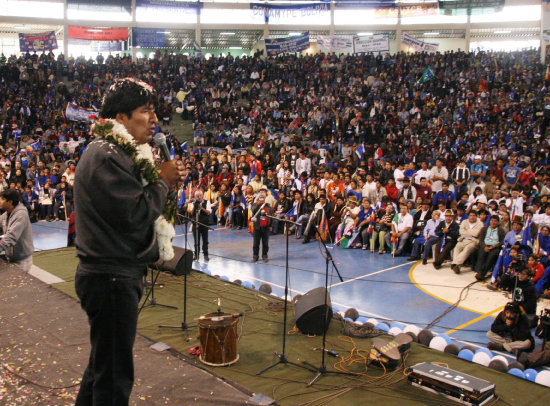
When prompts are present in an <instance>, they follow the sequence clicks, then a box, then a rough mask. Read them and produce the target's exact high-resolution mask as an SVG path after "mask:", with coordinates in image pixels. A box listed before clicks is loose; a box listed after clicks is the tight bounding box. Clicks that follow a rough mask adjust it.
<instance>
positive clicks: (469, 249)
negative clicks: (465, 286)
mask: <svg viewBox="0 0 550 406" xmlns="http://www.w3.org/2000/svg"><path fill="white" fill-rule="evenodd" d="M482 228H483V224H481V221H479V219H478V218H477V213H476V212H475V211H471V212H470V214H469V215H468V220H465V221H463V222H462V223H460V228H459V233H460V236H459V237H458V241H457V243H456V245H455V248H454V251H453V261H452V265H451V269H452V270H453V271H454V273H457V274H458V273H460V267H461V266H462V264H464V263H465V262H466V261H467V260H468V258H470V255H472V254H473V253H474V252H475V251H476V250H477V246H478V245H479V239H478V237H479V234H480V233H481V229H482Z"/></svg>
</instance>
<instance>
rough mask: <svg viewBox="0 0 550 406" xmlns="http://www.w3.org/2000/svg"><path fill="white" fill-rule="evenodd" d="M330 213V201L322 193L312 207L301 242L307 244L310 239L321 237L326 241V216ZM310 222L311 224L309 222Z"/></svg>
mask: <svg viewBox="0 0 550 406" xmlns="http://www.w3.org/2000/svg"><path fill="white" fill-rule="evenodd" d="M329 214H330V202H329V201H328V199H327V196H326V195H325V194H324V193H323V194H322V195H321V196H319V201H318V202H317V203H316V204H315V206H314V208H313V213H312V214H311V216H312V217H311V218H310V220H308V224H307V225H306V228H305V230H304V240H303V241H302V244H307V243H308V242H310V241H311V239H315V238H316V237H319V236H320V237H321V239H322V241H325V242H326V241H328V238H329V229H328V216H329ZM309 223H311V224H309Z"/></svg>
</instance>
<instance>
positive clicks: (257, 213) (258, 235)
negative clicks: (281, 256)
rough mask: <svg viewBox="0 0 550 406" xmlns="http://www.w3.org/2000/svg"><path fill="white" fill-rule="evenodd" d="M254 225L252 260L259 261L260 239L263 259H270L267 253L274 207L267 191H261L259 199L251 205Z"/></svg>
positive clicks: (265, 260)
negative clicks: (267, 198) (269, 201)
mask: <svg viewBox="0 0 550 406" xmlns="http://www.w3.org/2000/svg"><path fill="white" fill-rule="evenodd" d="M251 213H252V218H251V219H250V221H251V222H252V227H253V236H254V240H253V244H252V262H257V261H258V258H259V254H260V241H261V243H262V259H263V261H264V262H267V261H268V257H267V254H268V252H269V229H270V228H271V218H270V216H271V215H272V213H273V212H272V209H271V206H270V205H269V204H268V203H267V202H266V193H265V191H261V192H260V193H258V199H257V201H256V202H255V203H254V204H252V207H251Z"/></svg>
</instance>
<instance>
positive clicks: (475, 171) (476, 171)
mask: <svg viewBox="0 0 550 406" xmlns="http://www.w3.org/2000/svg"><path fill="white" fill-rule="evenodd" d="M470 175H471V177H472V179H475V178H476V177H478V176H480V177H481V179H485V175H487V165H485V164H484V163H482V162H481V155H476V156H474V163H473V164H472V165H470Z"/></svg>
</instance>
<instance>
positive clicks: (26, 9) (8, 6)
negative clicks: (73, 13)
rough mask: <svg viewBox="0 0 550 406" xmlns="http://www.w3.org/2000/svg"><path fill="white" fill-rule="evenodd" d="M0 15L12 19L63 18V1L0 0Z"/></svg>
mask: <svg viewBox="0 0 550 406" xmlns="http://www.w3.org/2000/svg"><path fill="white" fill-rule="evenodd" d="M0 14H1V15H4V16H13V17H42V18H63V0H60V1H55V0H50V1H40V0H32V1H27V0H0Z"/></svg>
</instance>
